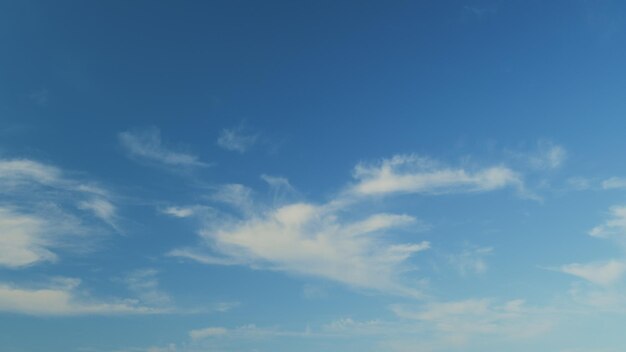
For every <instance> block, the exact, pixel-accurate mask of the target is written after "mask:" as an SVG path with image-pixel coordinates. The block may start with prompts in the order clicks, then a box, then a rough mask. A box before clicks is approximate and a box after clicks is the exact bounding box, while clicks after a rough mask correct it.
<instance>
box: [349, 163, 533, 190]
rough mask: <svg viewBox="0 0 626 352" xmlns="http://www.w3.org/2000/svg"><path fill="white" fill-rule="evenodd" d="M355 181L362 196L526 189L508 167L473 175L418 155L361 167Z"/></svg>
mask: <svg viewBox="0 0 626 352" xmlns="http://www.w3.org/2000/svg"><path fill="white" fill-rule="evenodd" d="M354 178H355V179H356V180H357V181H358V182H357V183H356V184H355V185H354V186H353V187H352V192H353V193H355V194H358V195H386V194H394V193H395V194H397V193H421V194H445V193H464V192H486V191H493V190H496V189H501V188H505V187H509V186H513V187H517V188H518V189H521V188H522V186H523V183H522V179H521V176H520V175H519V174H517V173H516V172H514V171H513V170H511V169H509V168H507V167H504V166H493V167H489V168H484V169H478V170H474V171H469V170H465V169H462V168H449V167H445V166H442V165H440V164H439V163H437V162H435V161H433V160H431V159H428V158H425V157H420V156H417V155H396V156H394V157H392V158H391V159H384V160H382V161H381V162H379V163H376V164H373V165H372V164H364V163H361V164H359V165H357V166H356V168H355V169H354Z"/></svg>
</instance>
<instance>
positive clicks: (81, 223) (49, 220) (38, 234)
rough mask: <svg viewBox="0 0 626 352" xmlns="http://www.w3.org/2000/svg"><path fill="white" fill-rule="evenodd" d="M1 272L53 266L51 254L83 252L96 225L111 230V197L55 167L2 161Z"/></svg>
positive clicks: (53, 258) (112, 213) (26, 162)
mask: <svg viewBox="0 0 626 352" xmlns="http://www.w3.org/2000/svg"><path fill="white" fill-rule="evenodd" d="M0 187H2V189H3V196H4V197H3V199H2V200H1V201H0V233H2V235H3V236H2V237H0V244H1V245H0V254H1V255H0V266H5V267H11V268H20V267H25V266H28V265H32V264H36V263H41V262H53V261H55V260H57V258H58V257H57V254H56V253H55V249H59V248H64V249H68V248H72V249H85V248H87V247H88V246H90V244H91V243H92V242H93V238H92V237H93V236H86V235H87V234H94V233H96V232H98V229H99V227H100V226H99V225H100V224H99V222H98V221H96V222H94V221H91V220H89V219H83V218H81V215H82V214H81V213H80V212H77V211H76V208H78V209H83V210H88V211H90V212H93V213H94V215H95V216H96V217H98V218H99V219H101V220H102V221H104V222H105V223H107V224H109V225H111V226H113V227H115V226H114V224H113V218H114V217H115V209H116V208H115V205H113V203H112V202H111V201H110V200H109V199H110V198H111V194H110V193H109V192H108V191H106V190H105V189H103V188H101V187H100V186H97V185H95V184H93V183H88V182H87V183H86V182H83V181H81V180H77V179H75V178H71V177H68V176H67V173H66V172H64V171H63V170H61V169H60V168H58V167H55V166H52V165H48V164H44V163H40V162H37V161H33V160H28V159H0Z"/></svg>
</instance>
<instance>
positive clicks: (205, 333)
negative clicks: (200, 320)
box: [189, 327, 228, 340]
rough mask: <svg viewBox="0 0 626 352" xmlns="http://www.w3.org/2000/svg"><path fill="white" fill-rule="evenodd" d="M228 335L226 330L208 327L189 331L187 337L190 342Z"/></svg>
mask: <svg viewBox="0 0 626 352" xmlns="http://www.w3.org/2000/svg"><path fill="white" fill-rule="evenodd" d="M227 333H228V329H226V328H222V327H208V328H203V329H197V330H191V331H190V332H189V337H191V339H192V340H201V339H205V338H207V337H212V336H222V335H226V334H227Z"/></svg>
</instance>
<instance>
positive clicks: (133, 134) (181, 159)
mask: <svg viewBox="0 0 626 352" xmlns="http://www.w3.org/2000/svg"><path fill="white" fill-rule="evenodd" d="M118 139H119V142H120V144H121V145H122V147H124V149H125V150H126V151H127V152H128V153H129V155H130V156H132V157H136V158H140V159H144V160H148V161H152V162H158V163H162V164H165V165H169V166H184V167H194V166H208V164H206V163H204V162H201V161H200V160H199V159H198V157H197V156H195V155H192V154H188V153H183V152H176V151H173V150H170V149H169V148H168V147H166V146H164V145H163V142H162V141H161V131H160V130H159V129H158V128H155V127H152V128H146V129H143V130H134V131H125V132H121V133H119V134H118Z"/></svg>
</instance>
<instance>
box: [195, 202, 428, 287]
mask: <svg viewBox="0 0 626 352" xmlns="http://www.w3.org/2000/svg"><path fill="white" fill-rule="evenodd" d="M415 221H416V220H415V219H414V218H412V217H410V216H408V215H394V214H375V215H372V216H369V217H367V218H365V219H362V220H358V221H346V220H341V219H340V217H339V214H338V213H336V212H334V211H332V210H329V209H326V208H325V207H324V206H316V205H313V204H308V203H294V204H289V205H285V206H281V207H277V208H275V209H271V210H269V211H267V212H263V213H258V214H255V215H251V216H250V217H248V218H244V219H240V220H235V221H232V222H228V223H225V224H223V225H221V226H218V227H217V228H210V227H209V228H205V229H203V230H202V232H201V236H202V238H203V239H204V240H206V241H207V243H210V246H211V248H213V249H215V250H216V251H217V252H218V253H219V254H220V255H222V256H225V257H226V258H230V259H231V260H236V261H237V262H239V263H242V264H248V265H255V266H260V267H266V268H268V269H272V270H280V271H287V272H292V273H297V274H301V275H310V276H318V277H323V278H327V279H331V280H334V281H338V282H341V283H344V284H348V285H350V286H354V287H358V288H365V289H375V290H382V291H391V292H395V293H398V294H405V295H410V294H411V295H415V294H417V292H416V291H414V290H413V289H411V288H408V287H405V286H404V285H403V284H401V283H400V282H399V281H398V279H399V277H398V276H399V273H400V272H401V271H402V267H403V264H404V263H405V261H406V260H407V259H408V258H409V257H411V256H412V255H413V254H415V253H417V252H420V251H423V250H426V249H428V248H429V243H428V242H426V241H421V242H418V243H411V242H409V243H400V244H392V243H388V242H387V241H385V240H384V239H383V236H384V233H385V232H386V231H389V230H391V229H393V228H397V227H402V226H408V225H411V224H412V223H415ZM405 269H406V268H405Z"/></svg>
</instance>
